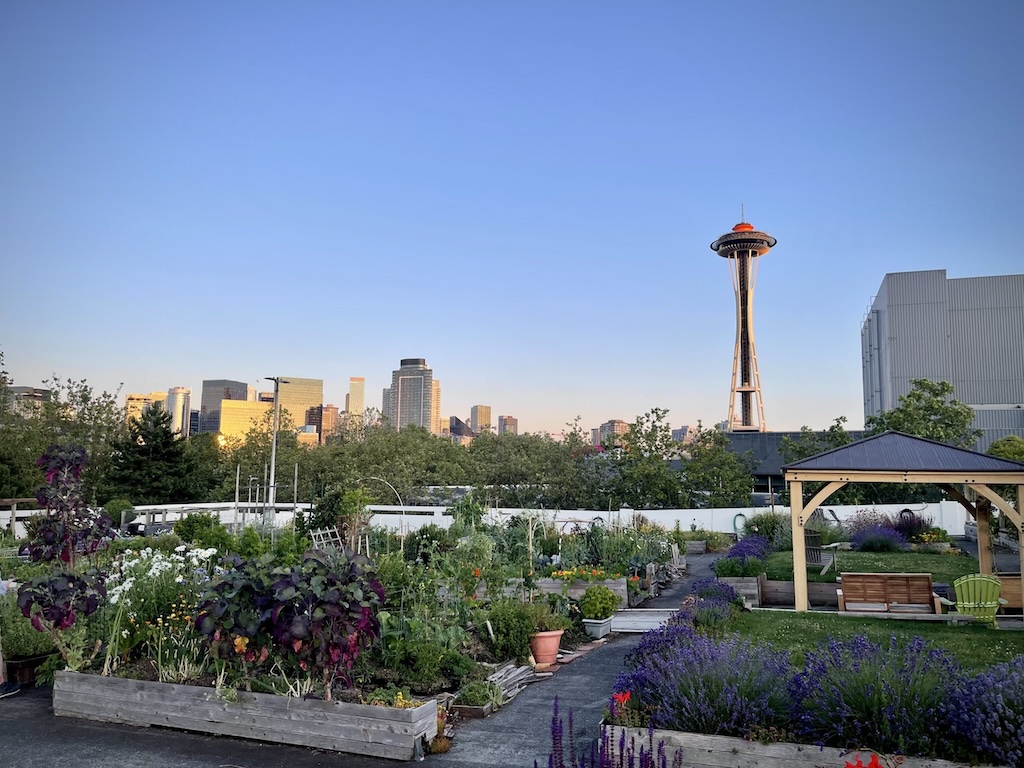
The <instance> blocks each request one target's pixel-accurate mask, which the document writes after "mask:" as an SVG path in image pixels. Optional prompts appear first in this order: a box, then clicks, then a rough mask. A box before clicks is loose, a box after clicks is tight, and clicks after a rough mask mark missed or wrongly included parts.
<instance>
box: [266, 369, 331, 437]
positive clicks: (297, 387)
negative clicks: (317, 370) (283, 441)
mask: <svg viewBox="0 0 1024 768" xmlns="http://www.w3.org/2000/svg"><path fill="white" fill-rule="evenodd" d="M277 402H278V404H279V405H280V408H281V412H282V413H284V412H285V411H287V412H288V415H289V416H290V417H291V423H292V426H294V427H301V426H304V425H305V423H306V413H307V412H308V411H309V409H310V408H319V407H320V406H321V405H323V402H324V380H323V379H302V378H299V377H298V376H282V377H281V384H280V386H279V388H278V393H277Z"/></svg>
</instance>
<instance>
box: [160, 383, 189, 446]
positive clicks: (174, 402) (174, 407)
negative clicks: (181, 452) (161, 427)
mask: <svg viewBox="0 0 1024 768" xmlns="http://www.w3.org/2000/svg"><path fill="white" fill-rule="evenodd" d="M165 407H166V408H167V412H168V413H169V414H171V431H172V432H174V433H175V434H176V435H178V436H179V437H188V435H189V427H190V423H189V419H190V417H191V415H192V390H191V389H189V388H188V387H171V388H170V389H168V390H167V402H166V406H165Z"/></svg>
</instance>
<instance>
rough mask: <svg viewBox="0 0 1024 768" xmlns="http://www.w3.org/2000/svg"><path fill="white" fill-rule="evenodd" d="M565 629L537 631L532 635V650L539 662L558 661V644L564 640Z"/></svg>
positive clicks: (534, 657) (549, 662)
mask: <svg viewBox="0 0 1024 768" xmlns="http://www.w3.org/2000/svg"><path fill="white" fill-rule="evenodd" d="M563 632H565V630H564V629H555V630H552V631H550V632H537V633H536V634H533V635H530V652H531V653H532V654H533V660H534V661H536V662H537V664H538V665H539V664H554V663H555V662H557V661H558V644H559V643H561V642H562V633H563Z"/></svg>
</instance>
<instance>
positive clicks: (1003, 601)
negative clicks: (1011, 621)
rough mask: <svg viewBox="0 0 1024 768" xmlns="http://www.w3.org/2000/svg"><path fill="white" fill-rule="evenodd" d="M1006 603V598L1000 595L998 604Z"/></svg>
mask: <svg viewBox="0 0 1024 768" xmlns="http://www.w3.org/2000/svg"><path fill="white" fill-rule="evenodd" d="M1006 603H1007V600H1006V598H1005V597H1000V598H999V604H1000V605H1006Z"/></svg>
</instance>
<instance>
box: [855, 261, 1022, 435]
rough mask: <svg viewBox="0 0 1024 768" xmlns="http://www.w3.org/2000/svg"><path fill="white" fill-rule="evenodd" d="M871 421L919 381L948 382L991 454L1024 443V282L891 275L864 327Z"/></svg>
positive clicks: (934, 273) (936, 273)
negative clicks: (1006, 444) (994, 447)
mask: <svg viewBox="0 0 1024 768" xmlns="http://www.w3.org/2000/svg"><path fill="white" fill-rule="evenodd" d="M861 356H862V366H863V377H864V416H865V418H866V417H868V416H877V415H878V414H880V413H882V412H883V411H888V410H892V409H893V408H896V407H897V406H898V405H899V404H900V403H899V399H900V397H901V396H902V395H906V394H908V393H909V392H910V389H911V386H910V382H911V381H912V380H914V379H930V380H931V381H948V382H949V383H950V384H952V385H953V388H954V397H955V398H956V399H957V400H959V401H960V402H962V403H965V404H967V405H969V406H971V408H973V409H974V423H973V425H972V426H973V427H974V428H975V429H980V430H982V437H981V439H980V440H979V441H978V443H977V444H976V446H975V448H976V449H977V450H979V451H984V450H986V449H987V448H988V446H989V445H991V444H992V442H993V441H995V440H998V439H1000V438H1003V437H1009V436H1010V435H1017V436H1018V437H1024V274H1019V275H998V276H993V277H962V278H947V277H946V270H944V269H933V270H927V271H921V272H891V273H889V274H887V275H886V276H885V277H884V278H883V280H882V284H881V286H879V288H878V291H877V292H876V293H875V300H874V302H873V303H872V305H871V309H870V311H869V312H868V315H867V317H866V318H865V319H864V324H863V326H862V327H861Z"/></svg>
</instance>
